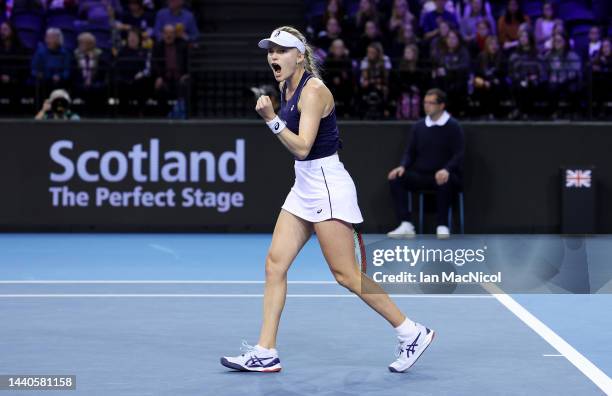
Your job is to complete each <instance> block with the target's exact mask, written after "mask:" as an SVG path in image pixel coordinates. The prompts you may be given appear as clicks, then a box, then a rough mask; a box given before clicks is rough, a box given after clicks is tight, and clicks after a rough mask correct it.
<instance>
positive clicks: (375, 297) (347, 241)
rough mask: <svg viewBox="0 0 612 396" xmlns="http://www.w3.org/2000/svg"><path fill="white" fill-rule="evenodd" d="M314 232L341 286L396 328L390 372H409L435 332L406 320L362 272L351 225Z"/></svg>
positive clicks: (323, 226) (328, 224)
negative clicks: (396, 351) (394, 356)
mask: <svg viewBox="0 0 612 396" xmlns="http://www.w3.org/2000/svg"><path fill="white" fill-rule="evenodd" d="M314 229H315V231H316V233H317V238H318V239H319V244H320V245H321V250H322V251H323V255H324V256H325V259H326V260H327V263H328V265H329V268H330V270H331V271H332V273H333V275H334V277H335V278H336V280H337V281H338V283H339V284H340V285H342V286H343V287H345V288H347V289H348V290H350V291H351V292H352V293H354V294H356V295H357V296H359V298H361V299H362V300H363V301H364V302H365V303H366V304H368V305H369V306H370V307H371V308H372V309H374V310H375V311H376V312H378V313H379V314H380V315H381V316H382V317H384V318H385V319H386V320H387V321H388V322H389V323H390V324H391V325H392V326H393V327H394V328H395V330H396V332H397V336H398V338H399V346H398V354H397V356H396V357H397V360H396V361H395V362H393V363H392V364H391V365H390V366H389V370H391V371H393V372H403V371H406V370H408V368H410V367H411V366H412V365H413V364H414V363H415V362H416V360H417V359H418V358H419V357H420V356H421V354H422V353H423V352H424V351H425V349H427V347H428V346H429V344H430V343H431V341H432V340H433V336H434V332H433V331H432V330H430V329H428V328H426V327H425V326H423V325H420V324H418V323H414V322H413V321H411V320H410V319H408V318H406V316H405V315H404V314H403V313H402V312H401V311H400V310H399V308H398V307H397V305H396V304H395V303H394V302H393V301H392V300H391V298H389V296H388V295H387V293H385V291H384V290H383V289H382V288H381V287H380V286H379V285H378V284H377V283H376V282H374V281H373V280H372V279H370V278H369V277H368V276H367V275H365V274H363V273H362V272H361V271H360V270H359V268H358V265H357V262H356V258H355V248H354V238H353V229H352V226H351V225H350V224H347V223H345V222H343V221H341V220H335V219H334V220H329V221H324V222H321V223H316V224H315V225H314ZM364 291H367V292H364Z"/></svg>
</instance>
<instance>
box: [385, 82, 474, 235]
mask: <svg viewBox="0 0 612 396" xmlns="http://www.w3.org/2000/svg"><path fill="white" fill-rule="evenodd" d="M445 107H446V94H445V93H444V92H443V91H441V90H439V89H435V88H434V89H430V90H429V91H427V93H426V94H425V100H424V108H425V114H427V117H426V118H425V119H422V120H419V121H417V122H416V123H415V124H414V126H413V127H412V139H411V140H410V143H409V144H408V147H406V150H405V151H404V155H403V157H402V160H401V163H400V166H398V167H396V168H394V169H392V170H391V171H390V172H389V175H388V179H389V184H390V186H391V194H392V196H393V201H394V203H395V209H396V213H397V216H398V218H399V221H400V225H399V226H398V227H397V228H396V229H395V230H393V231H391V232H389V233H388V234H387V235H388V236H390V237H396V238H398V237H406V236H412V235H414V226H413V225H412V223H411V213H410V211H409V210H408V192H409V191H419V190H435V191H436V198H437V204H438V205H437V228H436V234H437V235H438V237H447V236H448V235H449V233H450V232H449V228H448V224H447V223H448V208H449V207H450V204H451V200H452V194H453V188H456V187H458V186H460V185H461V180H462V173H463V151H464V139H463V130H462V129H461V126H460V125H459V123H458V122H457V120H456V119H454V118H452V117H451V116H450V114H448V112H446V111H445Z"/></svg>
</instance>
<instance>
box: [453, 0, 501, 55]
mask: <svg viewBox="0 0 612 396" xmlns="http://www.w3.org/2000/svg"><path fill="white" fill-rule="evenodd" d="M482 21H485V23H488V24H489V31H490V34H494V33H495V32H494V31H493V30H492V27H494V26H495V20H494V19H493V15H492V14H491V5H490V4H489V2H487V3H486V6H485V7H483V5H482V0H471V1H470V2H469V3H468V4H467V5H466V7H465V10H464V13H463V17H462V18H461V20H460V21H459V25H460V28H461V30H460V31H461V36H462V37H463V40H464V42H465V43H466V44H467V45H470V44H471V43H472V42H473V41H475V40H476V35H477V33H478V23H479V22H482Z"/></svg>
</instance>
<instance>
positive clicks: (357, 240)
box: [353, 227, 368, 274]
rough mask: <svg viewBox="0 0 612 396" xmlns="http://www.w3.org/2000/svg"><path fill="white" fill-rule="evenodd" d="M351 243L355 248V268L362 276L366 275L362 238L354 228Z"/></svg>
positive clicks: (366, 263) (366, 265)
mask: <svg viewBox="0 0 612 396" xmlns="http://www.w3.org/2000/svg"><path fill="white" fill-rule="evenodd" d="M353 241H354V246H355V259H356V260H357V266H358V267H359V270H360V271H361V272H363V273H364V274H365V273H367V269H368V262H367V260H366V257H367V256H366V249H365V244H364V243H363V237H362V235H361V232H359V231H358V230H357V229H356V228H355V227H353Z"/></svg>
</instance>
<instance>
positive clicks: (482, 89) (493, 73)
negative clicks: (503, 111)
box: [474, 36, 506, 119]
mask: <svg viewBox="0 0 612 396" xmlns="http://www.w3.org/2000/svg"><path fill="white" fill-rule="evenodd" d="M505 93H506V61H505V59H504V55H503V53H502V51H501V50H500V48H499V43H498V41H497V37H495V36H489V37H487V41H486V45H485V48H484V50H483V51H482V52H481V53H480V54H479V55H478V66H477V68H476V73H475V77H474V98H475V99H477V100H478V103H479V104H480V106H479V108H480V110H481V112H482V114H484V115H486V116H487V117H488V118H490V119H493V118H495V117H499V115H500V114H499V109H500V107H499V104H500V102H501V101H502V100H503V99H504V98H505Z"/></svg>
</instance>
